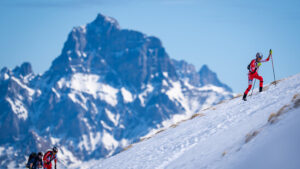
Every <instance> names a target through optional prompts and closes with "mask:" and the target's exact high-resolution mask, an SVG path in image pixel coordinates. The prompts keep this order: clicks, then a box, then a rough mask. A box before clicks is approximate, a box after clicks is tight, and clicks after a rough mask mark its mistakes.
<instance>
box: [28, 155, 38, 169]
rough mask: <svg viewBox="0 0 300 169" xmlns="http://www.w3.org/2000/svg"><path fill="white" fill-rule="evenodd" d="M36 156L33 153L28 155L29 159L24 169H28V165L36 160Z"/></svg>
mask: <svg viewBox="0 0 300 169" xmlns="http://www.w3.org/2000/svg"><path fill="white" fill-rule="evenodd" d="M36 156H37V154H36V153H35V152H32V153H31V154H30V155H29V158H28V160H27V163H26V168H30V164H31V163H32V161H33V160H34V159H35V158H36Z"/></svg>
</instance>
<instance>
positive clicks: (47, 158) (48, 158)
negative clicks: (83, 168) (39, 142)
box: [43, 147, 58, 169]
mask: <svg viewBox="0 0 300 169" xmlns="http://www.w3.org/2000/svg"><path fill="white" fill-rule="evenodd" d="M57 152H58V149H57V148H56V147H53V149H52V151H51V150H50V151H47V152H46V153H45V155H44V158H43V162H44V169H52V163H51V162H52V160H54V162H55V165H54V168H55V169H56V161H57V159H56V154H57Z"/></svg>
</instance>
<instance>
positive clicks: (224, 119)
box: [73, 74, 300, 169]
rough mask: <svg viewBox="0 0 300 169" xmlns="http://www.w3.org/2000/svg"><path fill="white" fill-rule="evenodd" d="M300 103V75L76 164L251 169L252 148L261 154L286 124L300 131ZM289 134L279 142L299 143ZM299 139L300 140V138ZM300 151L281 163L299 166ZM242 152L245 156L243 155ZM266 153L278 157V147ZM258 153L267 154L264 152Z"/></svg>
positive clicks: (108, 168)
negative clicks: (120, 149) (114, 151)
mask: <svg viewBox="0 0 300 169" xmlns="http://www.w3.org/2000/svg"><path fill="white" fill-rule="evenodd" d="M299 106H300V74H297V75H295V76H292V77H289V78H287V79H283V80H281V81H280V82H278V84H277V85H276V86H275V85H268V86H267V87H265V88H264V92H262V93H258V92H257V90H255V92H254V95H253V96H251V97H249V99H248V101H247V102H244V101H242V100H241V97H238V98H234V99H232V100H228V101H225V102H223V103H221V104H218V105H216V106H213V107H211V108H209V109H207V110H204V111H201V112H199V116H198V117H195V118H193V119H191V120H187V121H185V122H182V123H180V124H177V125H173V127H171V128H169V129H167V130H165V131H163V132H160V133H158V134H157V135H155V136H153V137H152V138H150V139H147V140H144V141H142V142H140V143H137V144H134V145H133V146H132V147H130V148H129V149H128V150H126V151H124V152H122V153H120V154H118V155H116V156H113V157H110V158H108V159H105V160H101V161H91V162H88V163H84V164H82V165H80V166H73V167H75V168H77V167H81V168H106V169H114V168H118V169H119V168H122V169H126V168H131V169H135V168H136V169H140V168H144V169H145V168H149V169H153V168H156V169H159V168H172V169H174V168H181V169H182V168H185V169H189V168H191V169H192V168H207V169H209V168H232V167H233V166H234V167H235V168H239V167H240V166H242V168H247V167H248V166H249V165H248V164H249V163H251V162H253V163H255V161H248V160H258V159H257V158H255V157H256V156H255V154H251V152H253V153H259V152H261V151H259V148H260V147H261V146H262V145H264V143H270V142H272V141H274V142H276V141H278V140H270V139H269V138H278V134H276V130H281V128H282V130H281V131H282V132H287V131H293V132H294V133H295V129H293V128H288V127H297V128H298V129H299V126H300V123H299V121H297V120H299V119H300V118H299V114H300V107H299ZM271 114H272V115H271ZM200 115H201V116H200ZM270 115H271V116H270ZM290 124H293V125H290ZM268 133H270V134H269V135H268ZM298 133H299V132H298ZM283 136H286V135H283ZM297 136H299V134H298V135H297ZM287 138H288V139H281V140H279V141H281V142H280V143H281V144H290V143H295V141H293V140H290V139H292V138H293V137H291V136H290V137H287ZM296 139H298V140H299V137H297V138H296ZM298 143H299V142H298ZM273 145H274V146H277V147H274V149H275V148H278V149H279V147H280V145H276V144H273ZM291 145H293V146H295V147H291V149H295V150H299V147H300V146H299V144H291ZM269 148H272V147H269ZM266 149H268V148H266ZM266 151H267V150H266ZM279 151H280V149H279ZM276 152H277V153H278V151H276ZM295 152H297V151H289V149H286V152H282V153H283V155H284V156H285V157H282V158H281V160H283V161H281V164H282V163H286V168H293V166H297V165H298V166H299V164H300V163H299V160H295V158H296V157H295V156H294V155H296V154H295ZM298 152H299V151H298ZM241 155H242V156H243V158H242V159H240V156H241ZM265 155H266V156H270V155H272V151H269V153H266V154H265ZM286 156H288V157H286ZM253 157H254V158H253ZM257 157H260V158H265V157H264V156H262V155H260V156H259V155H258V156H257ZM277 157H278V156H277ZM279 157H280V156H279ZM298 157H299V156H298ZM272 160H275V159H272ZM259 161H261V162H262V161H264V160H263V159H260V160H259ZM266 162H268V161H267V160H266ZM275 164H276V162H275ZM289 164H291V165H289ZM266 165H268V164H266ZM253 166H254V167H251V165H250V166H249V168H255V167H258V168H263V167H265V166H264V165H253ZM272 166H274V165H272ZM278 167H282V165H278V166H277V167H276V165H275V168H278ZM284 168H285V167H284Z"/></svg>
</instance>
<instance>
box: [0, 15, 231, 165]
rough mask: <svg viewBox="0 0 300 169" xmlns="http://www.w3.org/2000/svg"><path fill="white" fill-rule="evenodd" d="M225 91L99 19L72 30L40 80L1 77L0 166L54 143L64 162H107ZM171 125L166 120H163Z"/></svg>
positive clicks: (27, 74) (208, 75)
mask: <svg viewBox="0 0 300 169" xmlns="http://www.w3.org/2000/svg"><path fill="white" fill-rule="evenodd" d="M232 97H233V95H232V90H231V89H230V88H229V87H228V86H226V85H224V84H222V83H221V82H220V81H219V80H218V78H217V76H216V74H215V73H213V72H212V71H211V70H209V69H208V67H207V66H203V68H201V70H200V71H199V72H197V71H196V69H195V67H194V66H193V65H191V64H188V63H186V62H184V61H176V60H171V59H170V57H169V55H168V54H167V52H166V51H165V49H164V47H163V46H162V43H161V41H160V40H159V39H158V38H156V37H153V36H147V35H145V34H143V33H141V32H137V31H133V30H127V29H121V28H120V26H119V24H118V22H117V21H116V20H115V19H113V18H111V17H106V16H104V15H101V14H99V15H98V16H97V18H96V19H95V20H94V21H93V22H91V23H89V24H87V25H84V26H80V27H75V28H74V29H73V30H72V31H71V33H70V34H69V36H68V38H67V41H66V42H65V44H64V47H63V50H62V53H61V55H60V56H58V57H57V58H56V59H55V60H54V61H53V62H52V65H51V67H50V69H49V70H48V71H46V72H45V73H44V74H42V75H36V74H34V73H33V71H32V68H31V65H30V63H24V64H22V65H21V66H20V67H16V68H15V69H13V70H9V69H7V68H3V69H2V70H1V72H0V131H1V132H0V138H1V139H0V165H1V166H5V167H7V166H10V167H13V165H14V164H16V165H19V166H21V167H22V166H23V162H24V161H25V160H26V157H25V156H26V155H28V154H29V153H30V152H31V151H45V150H46V149H48V148H50V147H52V146H53V145H57V146H58V147H59V150H60V152H59V154H58V155H59V158H60V160H62V161H64V163H66V164H69V163H76V162H80V161H86V160H90V159H99V158H105V157H109V156H111V155H113V154H116V153H118V152H120V151H121V150H122V149H123V148H124V147H126V146H128V145H129V144H131V143H134V142H137V141H139V140H140V138H141V137H143V136H145V135H147V134H149V132H150V131H153V129H158V128H161V127H164V126H167V125H169V124H171V123H174V122H178V121H180V120H181V119H184V118H186V117H189V116H192V115H193V114H194V113H197V112H198V111H199V110H201V109H203V108H207V107H209V106H211V105H213V104H216V103H218V102H220V101H221V100H224V99H228V98H232ZM168 122H171V123H168Z"/></svg>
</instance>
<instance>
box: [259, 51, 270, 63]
mask: <svg viewBox="0 0 300 169" xmlns="http://www.w3.org/2000/svg"><path fill="white" fill-rule="evenodd" d="M271 57H272V50H271V49H270V52H269V56H268V58H267V59H265V60H261V61H260V62H267V61H269V60H270V58H271Z"/></svg>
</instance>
